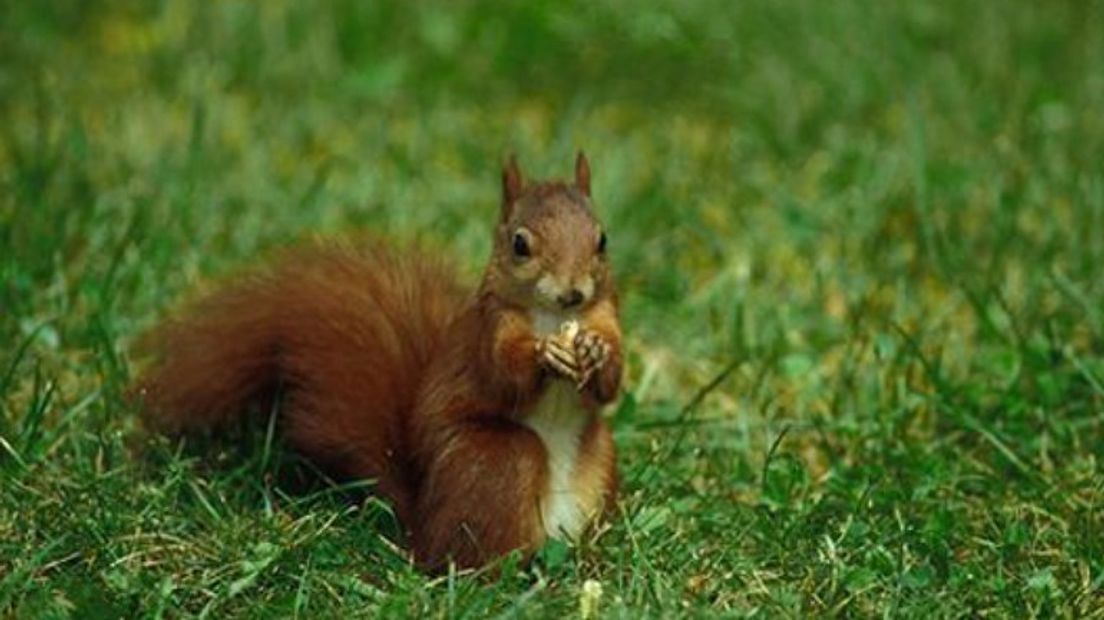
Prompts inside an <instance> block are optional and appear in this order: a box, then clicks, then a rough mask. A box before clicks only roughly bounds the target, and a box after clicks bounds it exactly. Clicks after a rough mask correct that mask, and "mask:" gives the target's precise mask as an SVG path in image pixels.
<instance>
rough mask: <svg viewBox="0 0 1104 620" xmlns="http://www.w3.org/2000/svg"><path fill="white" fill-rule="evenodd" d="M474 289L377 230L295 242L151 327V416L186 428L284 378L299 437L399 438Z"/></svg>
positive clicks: (307, 440)
mask: <svg viewBox="0 0 1104 620" xmlns="http://www.w3.org/2000/svg"><path fill="white" fill-rule="evenodd" d="M464 296H465V292H464V291H462V290H461V289H460V288H458V286H457V285H456V283H455V280H454V278H453V276H452V273H451V270H449V269H447V268H446V267H445V266H444V265H443V264H442V263H441V262H440V261H437V260H433V259H432V258H429V257H427V256H426V255H424V254H422V253H420V252H409V253H397V252H395V251H393V250H390V249H388V248H387V247H386V246H384V245H381V244H380V243H376V242H372V243H366V244H363V245H361V246H358V247H353V246H351V245H348V244H344V245H342V244H336V245H327V246H321V245H314V246H309V247H307V248H303V249H298V250H293V251H290V252H287V253H285V254H283V255H282V256H280V257H278V260H276V261H274V262H273V263H272V264H271V265H270V266H269V267H268V268H266V269H263V270H261V271H257V272H254V273H252V274H249V275H247V276H246V277H243V278H240V279H238V280H236V281H232V282H231V283H230V284H229V285H228V286H226V287H224V288H222V289H218V290H216V291H215V292H214V293H213V294H211V295H209V296H207V297H205V298H202V299H200V300H199V301H198V302H197V303H194V304H192V305H191V306H188V307H186V308H185V309H184V311H183V312H182V313H180V314H179V315H178V316H176V317H175V318H172V319H170V320H168V321H166V322H165V323H164V324H163V325H162V326H160V327H159V328H157V329H155V330H153V331H152V332H150V333H149V334H147V335H146V337H145V338H144V339H143V340H142V341H141V343H140V346H139V352H140V353H146V354H148V357H149V358H151V359H150V363H149V364H148V366H147V367H146V369H145V371H144V372H143V373H142V374H141V375H140V377H139V379H138V381H137V383H136V385H135V388H136V389H135V390H134V392H135V393H136V395H137V396H138V397H139V398H140V399H141V403H142V405H141V406H142V409H143V412H144V416H145V420H146V422H147V424H149V425H150V426H152V427H154V428H157V429H160V430H164V431H168V432H187V431H192V430H199V429H205V428H210V427H214V426H218V425H220V424H222V423H224V422H226V421H228V420H229V419H231V418H233V417H236V416H238V415H240V414H242V413H243V412H245V411H247V410H248V408H249V405H250V404H251V403H254V402H258V401H260V402H264V401H263V399H264V398H265V397H266V396H270V395H272V394H273V393H274V392H275V390H276V388H277V387H281V388H282V390H283V392H284V393H285V394H286V398H285V405H284V407H285V409H286V411H285V412H284V414H285V417H287V418H288V419H287V420H285V422H286V424H287V426H288V427H289V428H288V430H289V432H290V433H291V435H292V439H293V441H295V443H297V444H299V445H300V447H301V448H304V449H306V450H308V451H311V452H321V453H324V454H321V455H319V456H321V457H322V458H323V460H338V461H340V460H341V459H342V458H343V455H347V454H351V453H357V454H360V455H362V456H361V457H360V458H368V459H370V460H372V456H373V453H374V451H375V450H376V449H380V450H382V449H386V447H387V446H391V445H394V443H393V442H394V441H401V438H398V437H396V436H395V435H396V434H397V433H402V429H399V428H396V424H402V420H401V419H402V418H403V416H401V415H395V413H396V412H397V411H398V410H399V409H401V408H408V407H410V406H412V404H413V398H414V396H415V393H416V389H417V383H418V381H419V380H420V375H421V372H422V369H424V367H425V366H426V364H427V362H428V360H429V356H430V355H432V354H433V351H434V349H435V347H436V346H437V343H438V342H439V341H440V338H441V336H442V335H443V333H444V330H445V328H446V326H447V325H448V323H449V321H450V320H451V318H452V317H453V315H454V314H455V313H456V312H457V311H458V310H459V309H460V307H461V305H462V303H463V300H464ZM358 466H359V465H358ZM363 466H364V467H368V468H372V467H373V466H374V465H373V464H372V463H365V464H363Z"/></svg>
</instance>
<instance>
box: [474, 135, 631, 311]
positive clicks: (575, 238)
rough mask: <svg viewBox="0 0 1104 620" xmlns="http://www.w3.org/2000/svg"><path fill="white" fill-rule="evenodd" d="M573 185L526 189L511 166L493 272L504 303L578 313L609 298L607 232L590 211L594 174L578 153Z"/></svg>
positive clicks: (505, 183)
mask: <svg viewBox="0 0 1104 620" xmlns="http://www.w3.org/2000/svg"><path fill="white" fill-rule="evenodd" d="M575 173H576V174H575V176H576V178H575V184H574V185H568V184H566V183H560V182H546V183H535V184H531V185H528V186H525V185H523V183H522V181H521V175H520V172H519V171H518V170H517V165H516V163H514V162H513V160H511V162H510V164H508V165H507V168H506V170H505V171H504V173H503V213H502V219H501V221H500V222H499V225H498V227H497V229H496V233H495V253H494V254H495V257H496V260H495V261H493V264H492V269H493V271H494V272H495V273H493V279H494V284H495V288H496V293H498V294H499V295H500V296H502V297H503V298H504V299H505V300H506V301H509V302H512V303H514V304H517V305H519V306H522V307H526V308H541V309H544V310H546V311H550V312H553V313H574V312H578V311H580V310H582V309H585V308H586V307H587V306H589V305H590V304H592V303H593V302H594V301H595V300H597V299H602V298H604V297H605V296H606V295H608V293H609V290H610V287H611V283H610V268H609V263H608V261H607V259H606V244H607V238H606V232H605V230H604V229H603V227H602V225H601V223H600V222H599V221H598V219H597V218H596V217H595V216H594V213H593V211H592V210H591V205H590V197H589V193H590V171H589V166H588V165H587V162H586V157H585V156H584V155H583V154H582V153H580V154H579V158H578V160H577V161H576V166H575Z"/></svg>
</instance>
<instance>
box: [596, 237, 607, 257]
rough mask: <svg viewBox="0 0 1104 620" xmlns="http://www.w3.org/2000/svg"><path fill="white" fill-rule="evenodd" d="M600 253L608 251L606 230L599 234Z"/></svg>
mask: <svg viewBox="0 0 1104 620" xmlns="http://www.w3.org/2000/svg"><path fill="white" fill-rule="evenodd" d="M598 253H599V254H605V253H606V233H605V232H603V233H602V234H601V235H598Z"/></svg>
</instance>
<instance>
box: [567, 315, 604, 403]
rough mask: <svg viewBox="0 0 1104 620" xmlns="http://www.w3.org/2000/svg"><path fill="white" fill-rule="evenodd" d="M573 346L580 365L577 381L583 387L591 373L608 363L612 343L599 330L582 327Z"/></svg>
mask: <svg viewBox="0 0 1104 620" xmlns="http://www.w3.org/2000/svg"><path fill="white" fill-rule="evenodd" d="M572 346H573V348H574V350H575V359H576V360H578V366H579V373H578V379H577V381H576V383H577V384H578V386H579V388H580V389H581V388H582V387H583V386H584V385H586V383H587V381H589V380H590V377H591V375H593V374H594V373H595V372H596V371H598V370H599V369H601V368H602V366H604V365H605V364H606V361H607V360H608V359H609V356H610V345H609V343H608V342H606V341H605V340H603V339H602V337H601V336H600V335H598V333H597V332H594V331H591V330H589V329H582V330H580V331H579V332H578V333H577V334H575V338H574V339H573V342H572Z"/></svg>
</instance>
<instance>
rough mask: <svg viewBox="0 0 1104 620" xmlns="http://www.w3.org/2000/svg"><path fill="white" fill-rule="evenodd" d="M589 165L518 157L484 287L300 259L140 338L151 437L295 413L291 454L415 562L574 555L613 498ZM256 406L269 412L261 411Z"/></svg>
mask: <svg viewBox="0 0 1104 620" xmlns="http://www.w3.org/2000/svg"><path fill="white" fill-rule="evenodd" d="M590 196H591V193H590V166H589V164H588V162H587V159H586V156H585V155H584V154H583V153H582V152H580V153H579V154H578V157H577V158H576V162H575V179H574V183H568V182H560V181H545V182H534V183H527V182H526V181H525V180H524V179H523V177H522V173H521V171H520V170H519V168H518V165H517V162H516V160H515V159H514V158H513V157H511V158H510V159H509V161H508V162H507V164H506V165H505V167H504V169H503V173H502V207H501V215H500V216H499V219H498V223H497V226H496V227H495V229H494V246H493V251H492V254H491V258H490V261H489V263H488V265H487V268H486V270H485V272H484V274H483V278H482V282H481V284H480V285H479V287H478V289H476V290H474V291H469V290H466V289H465V288H464V287H463V286H462V285H460V284H458V283H457V281H456V278H455V277H454V274H453V273H452V270H451V269H449V268H448V266H447V264H446V261H445V260H444V259H443V258H442V257H439V256H431V255H427V254H425V253H420V252H417V251H413V250H410V251H405V252H402V251H397V250H395V249H393V248H391V247H390V246H388V245H386V244H382V243H378V242H375V243H370V244H368V245H367V247H361V248H353V247H351V246H348V245H340V244H329V245H315V246H313V247H309V248H300V249H297V250H292V251H289V252H287V253H285V254H284V255H283V257H282V258H281V259H280V260H277V261H275V262H274V263H272V264H270V265H268V266H267V268H265V269H262V270H261V271H258V272H255V273H252V274H250V275H249V276H247V277H244V278H242V279H239V280H237V281H233V282H231V283H229V284H228V285H227V286H225V287H224V288H222V289H220V290H217V291H215V292H214V293H213V294H211V295H210V296H208V297H206V298H203V299H200V300H199V301H198V303H196V304H193V305H192V306H190V307H189V308H187V309H186V310H185V311H184V312H183V313H182V314H181V315H180V316H179V317H177V318H175V319H171V320H168V321H166V322H165V323H164V324H162V325H161V326H159V327H158V328H156V329H154V330H153V331H152V332H151V333H150V334H148V335H147V338H146V339H145V342H146V348H147V350H148V352H149V353H150V354H151V357H152V362H151V364H150V365H149V367H148V368H147V369H146V370H145V372H144V373H142V374H141V375H140V377H139V379H138V381H137V383H136V393H137V394H138V395H139V396H140V398H141V400H142V408H143V414H144V417H145V420H146V421H147V423H148V424H150V425H151V426H152V427H154V428H157V429H160V430H162V431H165V432H169V433H183V432H189V431H196V430H203V429H209V428H213V427H217V426H219V425H220V424H221V423H224V422H226V421H228V420H229V419H231V418H233V417H235V416H239V415H242V414H244V412H245V411H247V410H248V408H249V405H250V403H255V402H257V401H259V400H261V399H264V398H271V397H272V395H273V394H275V392H276V390H277V386H279V389H280V390H281V392H282V394H283V396H282V398H283V401H282V407H281V409H280V416H281V425H282V429H283V432H284V433H285V435H286V437H287V438H288V440H289V442H290V444H291V446H292V447H293V448H294V449H296V450H298V451H300V452H301V453H302V454H304V455H305V456H306V457H307V458H309V459H311V460H312V461H314V462H315V463H317V464H318V465H320V466H321V467H322V468H323V469H324V470H326V471H328V472H330V473H332V474H334V475H336V476H340V477H342V478H346V479H349V478H352V479H372V480H374V481H375V492H376V493H378V494H379V495H381V496H382V497H384V498H386V499H387V500H388V501H390V503H391V504H392V505H393V507H394V510H395V513H396V515H397V517H398V519H399V521H400V523H401V524H402V526H403V528H404V530H405V531H406V533H407V536H408V538H409V542H410V546H411V551H412V553H413V557H414V560H415V562H416V563H417V564H418V565H420V566H422V567H424V568H426V569H428V570H434V569H439V568H441V567H443V566H445V565H446V564H447V563H448V562H449V561H453V562H455V563H456V564H457V565H458V566H460V567H479V566H482V565H485V564H487V563H489V562H491V561H493V560H494V559H496V558H498V557H500V556H502V555H504V554H507V553H509V552H511V551H514V550H520V552H521V553H522V554H523V556H525V557H528V556H530V555H531V554H532V553H533V552H535V551H536V550H538V549H539V548H540V547H541V546H542V545H543V544H544V542H545V541H546V540H547V539H548V538H550V537H560V538H569V539H570V538H572V537H576V536H578V535H579V534H580V533H581V532H582V530H583V529H584V527H585V526H586V525H587V524H588V523H589V522H591V521H592V520H593V519H594V518H595V517H596V516H598V515H600V514H601V513H603V512H604V511H606V510H607V509H608V508H609V507H610V506H611V504H612V502H613V501H614V498H615V494H616V489H617V469H616V463H615V456H614V445H613V441H612V437H611V435H610V430H609V428H608V427H607V425H606V423H605V422H604V421H603V420H602V418H601V417H600V416H599V409H600V408H601V407H602V406H603V405H605V404H607V403H609V402H611V401H612V400H613V399H614V398H615V397H616V396H617V394H618V391H619V386H620V382H621V367H622V356H621V328H620V323H619V320H618V302H617V292H616V290H615V287H614V282H613V277H612V274H611V270H610V265H609V261H608V258H607V253H606V233H605V231H604V229H603V227H602V224H601V223H600V222H599V220H598V218H597V217H596V216H595V214H594V211H593V208H592V205H591V197H590ZM262 402H263V401H262Z"/></svg>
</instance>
